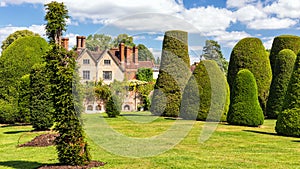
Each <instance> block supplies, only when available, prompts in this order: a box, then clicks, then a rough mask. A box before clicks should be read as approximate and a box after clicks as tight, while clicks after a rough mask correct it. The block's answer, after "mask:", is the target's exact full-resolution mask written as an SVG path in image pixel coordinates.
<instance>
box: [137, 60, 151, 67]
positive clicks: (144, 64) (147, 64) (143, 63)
mask: <svg viewBox="0 0 300 169" xmlns="http://www.w3.org/2000/svg"><path fill="white" fill-rule="evenodd" d="M154 66H155V64H154V63H153V61H139V68H153V67H154Z"/></svg>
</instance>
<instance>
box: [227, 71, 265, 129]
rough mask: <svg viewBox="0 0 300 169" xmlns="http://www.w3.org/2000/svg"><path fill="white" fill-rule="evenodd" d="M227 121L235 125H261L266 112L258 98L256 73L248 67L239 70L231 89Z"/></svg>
mask: <svg viewBox="0 0 300 169" xmlns="http://www.w3.org/2000/svg"><path fill="white" fill-rule="evenodd" d="M230 102H231V103H230V106H229V111H228V115H227V122H228V123H229V124H233V125H245V126H259V125H262V124H263V122H264V114H263V111H262V109H261V107H260V105H259V102H258V99H257V85H256V82H255V77H254V75H253V74H252V73H251V72H250V71H249V70H248V69H242V70H240V71H239V72H238V74H237V76H236V78H235V80H234V83H233V87H232V90H231V100H230Z"/></svg>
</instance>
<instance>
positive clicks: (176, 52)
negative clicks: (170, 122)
mask: <svg viewBox="0 0 300 169" xmlns="http://www.w3.org/2000/svg"><path fill="white" fill-rule="evenodd" d="M187 39H188V34H187V32H183V31H167V32H166V33H165V36H164V40H163V48H162V57H161V59H162V60H161V65H160V70H159V76H158V79H157V81H156V84H155V87H154V94H153V97H152V105H151V108H150V111H151V112H152V114H154V115H162V116H167V117H178V116H179V109H180V102H181V97H182V93H183V90H184V87H185V85H186V83H187V81H188V79H189V76H190V74H191V73H190V69H189V67H190V61H189V54H188V42H187Z"/></svg>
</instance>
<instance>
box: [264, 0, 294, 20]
mask: <svg viewBox="0 0 300 169" xmlns="http://www.w3.org/2000/svg"><path fill="white" fill-rule="evenodd" d="M299 9H300V1H299V0H278V1H277V2H274V3H272V4H271V5H268V6H266V7H265V8H264V11H265V12H267V13H269V14H276V15H277V16H278V17H279V18H299V17H300V10H299Z"/></svg>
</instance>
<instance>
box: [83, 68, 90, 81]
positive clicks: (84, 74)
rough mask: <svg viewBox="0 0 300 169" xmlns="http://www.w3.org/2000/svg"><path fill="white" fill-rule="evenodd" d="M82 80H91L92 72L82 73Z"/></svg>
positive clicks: (85, 71)
mask: <svg viewBox="0 0 300 169" xmlns="http://www.w3.org/2000/svg"><path fill="white" fill-rule="evenodd" d="M82 78H83V79H84V80H90V71H89V70H84V71H83V72H82Z"/></svg>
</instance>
